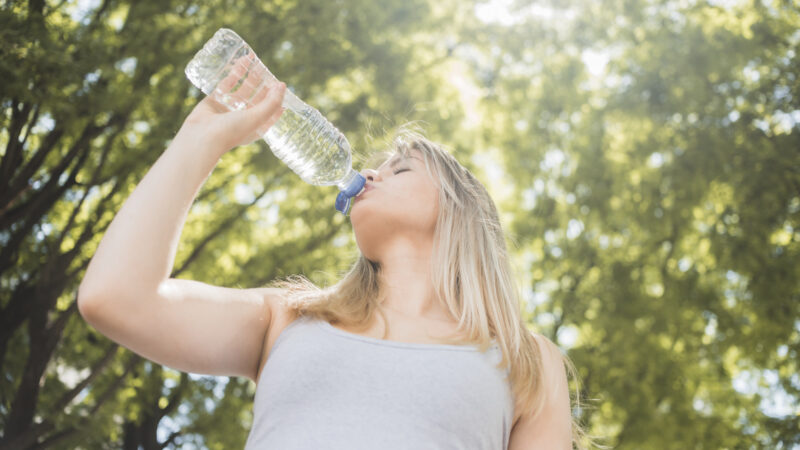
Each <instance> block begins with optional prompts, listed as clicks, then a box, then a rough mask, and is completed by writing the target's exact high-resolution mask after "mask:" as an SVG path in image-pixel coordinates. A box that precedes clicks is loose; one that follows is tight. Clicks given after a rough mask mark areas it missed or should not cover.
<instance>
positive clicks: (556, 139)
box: [482, 1, 800, 449]
mask: <svg viewBox="0 0 800 450" xmlns="http://www.w3.org/2000/svg"><path fill="white" fill-rule="evenodd" d="M718 3H722V2H703V1H693V2H677V1H667V2H658V3H653V2H638V1H624V2H584V1H572V2H558V3H555V2H553V3H546V4H537V5H535V6H530V5H526V4H523V3H521V2H520V3H519V4H518V5H517V6H518V9H517V10H515V11H514V14H513V16H514V17H516V18H517V19H518V22H517V23H514V24H511V25H508V26H506V27H497V29H496V30H495V32H493V33H491V34H489V33H487V34H486V36H485V38H484V42H485V43H486V45H487V46H490V48H491V49H494V52H493V53H492V52H487V53H486V55H487V56H486V57H485V58H484V62H483V63H482V67H483V70H484V71H488V73H491V74H493V75H494V76H493V77H484V78H485V79H489V80H492V81H491V82H486V83H484V86H485V89H486V92H487V95H486V97H485V100H484V102H483V105H484V108H485V110H486V111H490V112H491V113H493V114H496V115H495V116H494V117H497V119H498V120H495V121H490V122H488V125H489V126H488V127H487V131H486V133H484V135H485V136H486V138H485V139H486V144H485V145H486V146H488V147H492V146H494V147H496V148H499V149H502V151H501V152H500V154H501V155H502V156H503V158H504V166H505V170H506V171H507V173H508V174H509V178H510V179H511V180H513V186H514V189H515V192H516V195H515V196H513V197H511V198H509V199H508V201H507V202H506V203H505V205H504V209H505V210H511V211H515V210H516V214H514V219H513V226H512V231H513V234H514V236H515V238H516V240H517V242H518V243H519V247H520V250H521V252H522V258H524V260H525V261H526V263H527V266H526V267H527V269H526V270H527V271H528V279H529V284H528V286H527V293H528V296H529V299H530V300H531V303H532V305H531V306H532V307H531V312H530V317H531V320H532V321H533V322H534V323H535V324H536V327H537V328H539V329H542V330H545V331H546V332H547V333H548V334H549V335H550V336H551V337H552V338H554V339H556V340H557V342H558V343H559V344H561V345H562V346H564V347H567V348H569V354H570V356H571V357H572V358H573V360H574V362H575V364H576V366H577V367H578V368H579V371H580V374H581V378H582V379H583V382H584V383H583V395H584V396H585V398H586V399H589V400H590V402H589V405H588V406H589V408H588V409H584V410H582V411H580V413H581V417H582V419H583V421H584V423H586V424H587V425H588V426H589V429H590V431H591V432H593V433H594V434H595V435H598V436H600V437H603V438H605V442H606V443H607V444H610V445H612V446H613V447H614V448H620V449H625V448H635V449H645V448H653V449H656V448H657V449H665V448H675V449H685V448H715V449H716V448H793V447H792V446H793V445H798V443H799V442H800V432H799V431H798V430H800V426H799V425H800V422H799V421H798V417H800V416H798V415H797V414H798V409H797V404H798V393H800V391H798V389H800V380H798V378H797V375H796V374H797V371H798V366H797V360H798V354H800V352H798V346H799V345H800V326H798V324H799V323H800V322H798V318H799V317H800V302H799V301H798V300H800V286H799V285H798V280H800V272H799V270H800V269H799V268H800V265H798V264H797V262H798V261H800V259H798V252H800V244H799V243H798V238H799V237H800V228H798V222H799V221H800V215H798V212H800V207H799V205H800V152H798V149H800V125H799V124H800V95H798V93H799V91H800V81H798V68H799V67H800V65H798V58H797V54H798V45H799V44H800V35H798V34H797V32H796V30H797V29H798V26H799V25H800V11H798V8H797V5H796V4H792V3H791V2H777V1H776V2H752V3H745V2H724V3H723V4H718ZM598 62H599V63H600V64H598ZM604 62H605V64H602V63H604ZM601 69H602V70H601ZM501 110H502V111H509V112H508V113H507V114H499V113H497V112H498V111H501ZM486 115H487V116H490V117H491V114H488V113H487V114H486ZM748 377H751V378H752V379H753V380H754V383H753V384H755V382H760V383H762V385H764V386H763V387H762V388H758V387H757V386H753V387H748V386H747V383H746V380H747V379H748ZM770 379H771V380H772V381H768V380H770ZM767 383H769V384H767ZM779 399H783V402H785V404H787V405H790V406H789V407H788V410H787V407H784V408H783V409H782V410H776V409H775V408H774V407H773V408H771V407H770V406H769V402H770V401H777V400H779ZM791 405H793V406H791Z"/></svg>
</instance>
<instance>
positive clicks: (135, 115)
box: [0, 0, 444, 449]
mask: <svg viewBox="0 0 800 450" xmlns="http://www.w3.org/2000/svg"><path fill="white" fill-rule="evenodd" d="M436 20H440V19H436V18H435V17H434V16H431V15H428V14H427V7H426V5H425V4H424V3H421V2H405V1H404V2H399V1H396V2H389V3H387V2H382V3H381V4H380V5H378V4H374V3H372V2H367V1H352V2H347V3H343V2H293V1H286V2H267V3H259V4H257V5H256V4H252V3H245V2H193V3H186V2H178V1H136V2H133V1H114V0H104V1H102V2H98V3H96V4H95V3H83V2H80V3H74V2H57V1H42V0H39V1H29V2H5V3H4V4H3V5H2V6H0V30H1V31H0V34H2V36H0V37H1V38H2V44H0V55H2V57H1V58H0V76H1V77H2V79H3V80H4V82H3V83H2V86H0V103H1V104H2V114H0V124H1V125H2V127H1V128H2V133H0V148H2V149H3V150H2V151H3V153H2V160H1V161H0V174H2V175H1V176H0V180H2V181H0V239H2V243H3V245H2V249H1V250H0V281H1V282H2V286H3V289H2V290H1V291H0V308H2V309H0V311H1V312H0V368H1V369H2V373H3V377H2V381H0V393H1V398H0V405H2V407H0V411H2V412H0V420H2V430H3V432H2V438H0V448H4V449H5V448H15V449H17V448H45V447H59V448H61V447H64V448H76V447H108V446H112V447H120V446H121V447H124V448H139V447H144V448H162V447H165V446H172V447H175V446H181V445H187V444H189V443H194V444H195V445H197V446H206V447H209V448H235V447H237V446H242V445H243V444H244V439H245V438H246V431H247V427H248V426H249V423H248V421H247V413H249V411H248V408H249V406H250V402H251V401H252V394H253V387H252V383H250V382H249V381H248V380H238V379H230V380H223V381H220V380H219V379H208V378H203V377H200V378H198V377H195V376H189V375H188V374H181V373H178V372H176V371H174V370H171V369H169V368H165V367H161V366H156V365H153V364H152V363H150V362H149V361H144V360H142V359H141V358H140V357H138V355H135V354H132V353H130V352H127V351H126V350H125V349H120V348H118V346H117V345H115V344H113V343H111V342H109V341H108V340H107V339H105V338H104V337H102V336H100V335H98V333H97V332H95V331H94V330H93V329H91V328H90V327H87V326H86V324H85V323H84V322H83V321H82V319H81V318H80V317H79V316H78V315H77V314H76V303H75V301H76V298H75V296H76V291H77V287H78V285H79V283H80V280H81V277H82V273H83V271H84V269H85V267H86V265H87V264H88V261H89V260H90V258H91V256H92V255H93V252H94V249H95V247H96V245H97V243H98V242H99V239H100V238H101V236H102V234H103V231H104V230H105V227H106V226H108V224H109V222H110V220H111V219H112V218H113V216H114V214H115V212H116V211H117V210H118V209H119V207H120V206H121V204H122V202H123V201H124V199H125V198H127V195H128V194H129V193H130V192H131V191H132V189H133V187H134V186H135V185H136V183H137V182H138V180H140V179H141V177H142V176H143V175H144V173H145V172H146V170H147V169H149V167H150V166H152V164H153V163H154V162H155V160H156V159H157V157H158V156H159V155H160V153H161V152H162V151H163V150H164V148H165V147H166V145H167V144H168V142H169V139H170V138H171V137H172V136H173V134H174V133H175V132H176V131H177V129H178V127H179V125H180V123H181V121H182V120H183V118H184V117H185V116H186V115H187V114H188V112H189V111H190V109H191V108H192V107H193V106H194V104H195V103H196V102H197V101H198V99H199V98H200V95H201V94H200V93H199V92H198V91H197V90H196V89H194V88H192V87H191V86H190V84H189V82H188V81H187V80H186V78H185V76H184V74H183V68H184V66H185V64H186V63H187V62H188V61H189V59H190V58H191V56H192V55H193V54H194V52H196V51H197V50H198V49H199V48H200V46H201V45H202V43H203V42H204V41H205V40H206V39H208V38H210V36H211V35H212V34H213V32H214V31H216V30H217V29H218V28H220V27H221V26H228V27H233V28H235V29H236V31H237V32H238V33H240V34H241V35H242V36H243V37H244V38H245V39H246V40H247V41H248V42H249V43H250V44H251V45H252V46H253V47H254V48H255V49H257V51H258V53H259V55H260V56H261V57H262V58H263V59H264V60H265V61H267V64H268V65H269V67H270V69H271V70H272V71H273V73H275V74H277V75H278V76H279V77H281V78H282V79H283V80H284V81H286V82H287V84H288V85H289V86H290V88H291V89H293V90H294V91H295V93H297V94H298V95H299V96H300V97H301V98H303V99H305V100H306V101H308V102H309V103H310V104H312V105H315V106H318V107H320V109H322V110H323V112H324V113H326V114H327V115H328V117H329V118H330V119H331V120H333V121H334V122H335V123H336V125H337V126H338V127H339V128H340V129H341V130H343V131H344V132H345V133H346V134H347V135H348V137H349V138H350V140H351V142H353V143H354V147H355V148H357V149H358V150H359V154H358V155H357V156H359V157H361V156H363V153H365V152H366V151H367V150H368V148H367V147H368V144H369V143H370V142H371V140H370V137H369V136H368V135H367V134H366V133H365V132H364V131H362V130H363V129H364V127H363V124H364V123H365V122H370V121H371V122H372V123H373V125H374V126H384V127H386V126H387V124H389V125H394V124H396V123H398V122H400V121H401V120H403V117H402V114H403V113H406V112H407V111H408V108H409V105H414V104H416V103H418V102H419V101H420V100H421V99H422V98H421V96H424V95H434V96H435V95H436V94H435V92H436V83H435V82H434V83H432V84H431V85H430V86H426V88H425V90H422V89H408V87H409V86H415V85H422V83H420V77H422V74H417V72H416V70H417V69H418V67H419V66H420V65H422V64H426V63H428V62H430V61H435V59H436V57H437V52H438V51H439V46H438V45H435V44H431V45H426V43H427V42H430V41H435V39H436V38H435V33H432V34H429V31H430V30H426V29H425V25H428V24H430V25H435V21H436ZM420 30H424V31H425V33H422V32H421V31H420ZM413 36H417V41H416V42H414V39H412V37H413ZM411 42H414V44H413V45H411V44H410V43H411ZM377 117H380V118H381V119H380V120H378V119H376V118H377ZM442 123H444V121H442ZM334 197H335V190H333V189H327V190H326V189H320V188H317V187H309V186H307V185H305V184H303V183H302V182H301V181H300V180H299V178H298V177H296V176H295V175H294V174H292V173H291V172H290V171H289V170H288V169H287V168H286V167H285V166H284V165H283V164H282V163H280V162H279V161H278V160H277V159H276V158H274V156H273V155H272V154H271V153H270V152H269V151H268V150H267V147H266V145H265V144H263V143H258V144H255V145H252V146H248V147H243V148H240V149H237V150H235V151H234V152H231V153H230V154H228V155H226V156H225V158H223V160H222V161H221V162H220V164H219V165H218V166H217V169H216V170H215V173H214V174H213V176H212V177H210V179H209V180H208V181H207V183H206V184H205V185H204V187H203V189H202V191H201V192H200V194H199V196H198V198H197V200H196V203H195V205H194V207H193V209H192V211H191V213H190V217H189V219H188V220H187V224H186V227H185V228H184V233H183V236H182V237H183V243H182V245H181V247H180V251H179V254H178V256H177V261H176V264H175V271H174V273H173V274H172V276H173V277H188V278H193V279H202V280H203V281H206V282H209V283H214V284H219V285H227V286H249V287H255V286H258V285H263V284H265V283H267V282H268V281H270V280H271V279H273V278H275V277H277V276H281V275H287V274H290V273H306V274H308V275H309V276H310V277H311V278H312V279H314V280H315V281H317V282H320V283H325V282H327V281H330V278H331V277H332V276H333V275H332V274H331V272H336V271H339V270H342V269H343V268H344V267H345V265H346V264H348V263H349V261H350V258H351V257H352V256H353V254H354V252H355V247H354V243H353V241H352V239H349V235H350V230H349V225H348V222H347V221H346V220H344V219H343V218H342V217H341V216H338V215H336V214H335V212H334V210H333V199H334ZM222 393H225V394H227V395H225V396H222V395H221V394H222ZM209 399H217V400H216V401H214V402H213V404H212V405H207V401H209ZM187 420H188V422H187ZM179 421H182V423H181V422H179ZM211 425H213V428H212V427H211ZM164 430H173V431H174V433H173V434H172V435H170V436H161V435H159V433H162V432H163V431H164Z"/></svg>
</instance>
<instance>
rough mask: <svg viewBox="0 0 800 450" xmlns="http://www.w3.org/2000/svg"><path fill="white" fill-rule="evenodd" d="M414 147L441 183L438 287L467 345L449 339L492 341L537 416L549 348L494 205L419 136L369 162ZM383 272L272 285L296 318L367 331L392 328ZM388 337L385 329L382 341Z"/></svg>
mask: <svg viewBox="0 0 800 450" xmlns="http://www.w3.org/2000/svg"><path fill="white" fill-rule="evenodd" d="M412 149H415V150H418V151H419V152H421V153H422V155H423V156H424V158H423V160H424V162H425V167H426V169H427V171H428V174H429V175H430V176H431V177H432V178H433V179H438V180H439V181H440V187H439V213H438V217H437V222H436V228H435V231H434V240H433V246H434V249H433V256H432V257H433V260H432V263H431V267H432V269H431V270H432V273H431V276H432V281H433V285H434V289H435V291H436V293H437V296H438V298H439V300H440V301H441V302H442V304H443V306H445V308H446V310H447V311H449V313H450V315H451V316H452V317H453V318H454V319H456V320H458V323H459V327H458V329H459V330H460V331H462V332H463V333H462V334H463V335H465V336H467V339H466V341H465V340H464V338H463V337H462V338H461V339H458V338H457V337H454V338H452V339H451V340H445V341H446V342H449V343H453V344H455V343H460V344H473V345H477V346H478V347H479V348H480V350H481V351H486V350H487V349H488V348H489V346H490V345H491V344H492V343H493V342H492V341H495V342H496V343H497V344H498V345H499V346H500V348H501V350H502V355H503V356H502V360H501V361H500V362H499V364H498V368H499V369H506V370H508V372H507V373H508V382H509V384H510V386H511V390H512V392H513V393H514V398H515V401H516V407H517V408H518V410H519V411H522V412H523V413H532V414H534V415H536V414H538V413H539V411H540V410H541V408H542V406H543V405H544V403H545V396H546V395H547V389H546V386H542V383H541V382H540V380H541V378H542V364H543V362H542V361H543V359H542V352H543V350H544V349H543V348H541V347H540V345H539V343H538V340H537V339H536V337H535V336H534V333H533V332H532V331H530V330H529V329H528V327H527V325H526V323H525V322H524V320H523V319H522V314H521V303H520V295H519V292H518V289H517V284H516V282H515V279H514V276H513V275H512V270H511V264H510V261H509V255H508V252H507V247H506V242H505V239H506V237H505V234H504V232H503V230H502V228H501V226H500V218H499V215H498V213H497V208H496V206H495V204H494V201H493V200H492V199H491V197H490V196H489V193H488V192H487V191H486V188H484V186H483V185H482V184H481V183H480V182H479V181H478V180H477V179H476V178H475V177H474V176H473V175H472V174H471V173H470V172H469V171H468V170H467V169H466V168H464V167H463V166H462V165H461V164H460V163H459V162H458V161H456V159H455V158H454V157H453V156H452V155H450V154H449V153H448V152H446V151H445V150H444V149H442V148H441V147H440V146H438V145H437V144H435V143H433V142H430V141H428V140H427V139H425V138H423V137H422V136H419V135H416V134H411V133H404V134H403V135H401V136H400V137H398V138H395V140H394V151H393V152H392V151H384V152H381V153H379V154H377V155H374V156H373V158H372V161H371V164H376V165H377V163H379V162H383V161H385V160H387V159H388V158H389V157H391V156H392V155H393V154H397V153H399V154H401V155H402V156H409V153H410V151H411V150H412ZM371 164H370V165H371ZM373 167H374V166H373ZM379 273H380V265H379V264H378V263H376V262H373V261H370V260H368V259H367V258H366V257H364V255H359V257H358V258H357V260H356V261H355V264H353V265H352V267H351V268H350V270H349V271H348V272H347V273H346V274H345V275H344V277H343V278H341V280H339V282H337V283H336V284H334V285H332V286H329V287H327V288H324V289H321V288H319V287H317V286H316V285H315V284H314V283H312V282H311V281H310V280H308V279H307V278H305V277H303V276H299V275H294V276H290V277H288V278H286V279H283V280H276V281H275V282H273V283H272V286H274V287H279V288H283V289H285V291H286V296H285V300H284V301H285V302H286V305H287V307H288V309H289V310H290V311H293V312H294V313H295V314H298V315H303V316H313V317H317V318H321V319H325V320H328V321H333V322H337V323H342V324H344V325H346V326H348V327H353V328H356V329H366V328H368V326H369V324H370V323H372V320H373V316H374V315H375V314H379V315H381V316H382V317H383V319H384V320H383V323H384V324H387V325H388V321H387V320H386V315H385V313H384V312H383V311H382V310H381V302H382V300H383V298H384V294H385V293H384V291H383V287H382V286H381V283H380V280H379ZM387 333H388V326H387V328H386V332H385V334H384V337H386V335H387ZM559 353H560V352H559ZM560 354H561V353H560ZM562 360H563V363H564V366H565V368H566V370H567V372H568V373H569V375H570V376H571V377H572V378H574V379H575V380H577V372H576V371H575V368H574V366H573V364H572V362H571V361H570V360H569V358H568V357H567V356H566V355H563V354H562ZM578 392H579V391H578V388H577V387H576V395H575V398H574V401H573V403H576V402H579V397H578ZM572 434H573V446H574V447H575V448H578V449H583V448H585V447H584V445H583V440H584V438H585V436H584V432H583V430H582V428H581V427H580V425H579V424H578V423H577V421H576V420H575V418H574V417H573V419H572Z"/></svg>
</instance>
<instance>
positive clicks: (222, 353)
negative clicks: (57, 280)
mask: <svg viewBox="0 0 800 450" xmlns="http://www.w3.org/2000/svg"><path fill="white" fill-rule="evenodd" d="M280 295H281V291H280V290H279V289H273V288H253V289H235V288H226V287H219V286H212V285H210V284H206V283H202V282H199V281H192V280H183V279H177V278H171V279H169V280H166V281H164V282H163V283H161V285H160V286H159V288H158V290H157V292H156V293H153V295H152V296H148V298H132V297H131V298H126V297H125V295H124V294H122V295H121V294H116V295H111V294H109V297H108V298H91V299H82V300H81V301H79V305H80V312H81V315H82V316H83V317H84V319H85V320H86V321H87V322H88V323H89V324H90V325H92V326H93V327H94V328H96V329H97V330H98V331H100V332H101V333H103V334H104V335H106V336H107V337H108V338H110V339H111V340H113V341H115V342H117V343H119V344H121V345H123V346H124V347H127V348H128V349H130V350H132V351H133V352H135V353H137V354H139V355H141V356H143V357H145V358H147V359H149V360H152V361H154V362H156V363H159V364H163V365H165V366H168V367H171V368H174V369H177V370H180V371H184V372H193V373H200V374H208V375H224V376H246V377H248V378H250V379H252V380H254V381H255V378H256V373H257V371H258V365H259V362H260V358H261V352H262V349H263V345H264V341H265V336H266V333H267V331H268V329H269V325H270V321H271V317H272V314H271V311H272V309H273V305H274V304H275V303H276V302H277V301H278V299H279V298H280ZM79 297H80V294H79Z"/></svg>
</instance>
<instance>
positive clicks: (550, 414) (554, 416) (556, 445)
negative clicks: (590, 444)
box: [508, 334, 572, 450]
mask: <svg viewBox="0 0 800 450" xmlns="http://www.w3.org/2000/svg"><path fill="white" fill-rule="evenodd" d="M534 336H536V339H537V341H538V343H539V348H540V350H541V352H542V358H543V364H542V371H543V373H542V382H543V383H544V391H545V392H544V395H545V403H544V406H543V407H542V409H541V411H540V412H539V414H538V415H537V416H536V417H532V416H531V414H530V413H525V414H522V416H521V417H520V418H519V420H518V421H517V423H516V424H515V425H514V427H513V428H512V429H511V438H510V441H509V446H508V448H509V450H539V449H564V450H571V449H572V414H571V411H570V403H569V402H570V399H569V387H568V385H567V372H566V367H565V366H564V362H563V359H562V355H561V351H560V350H559V349H558V347H557V346H556V345H555V344H554V343H553V342H552V341H551V340H549V339H548V338H546V337H545V336H542V335H539V334H534Z"/></svg>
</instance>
